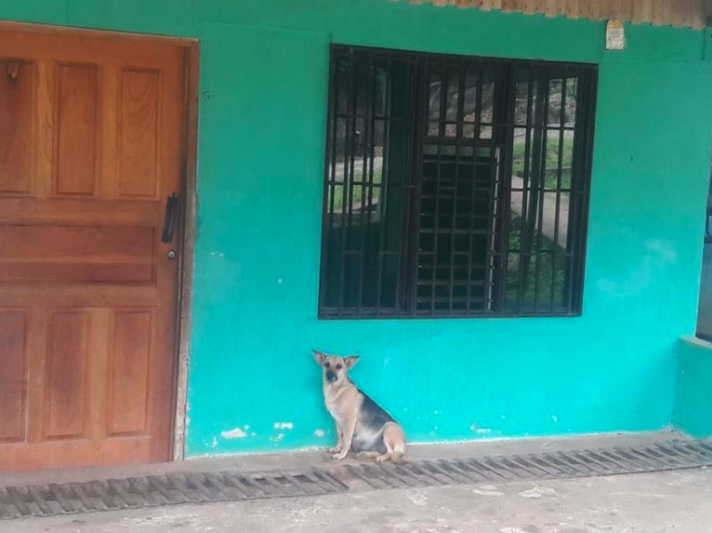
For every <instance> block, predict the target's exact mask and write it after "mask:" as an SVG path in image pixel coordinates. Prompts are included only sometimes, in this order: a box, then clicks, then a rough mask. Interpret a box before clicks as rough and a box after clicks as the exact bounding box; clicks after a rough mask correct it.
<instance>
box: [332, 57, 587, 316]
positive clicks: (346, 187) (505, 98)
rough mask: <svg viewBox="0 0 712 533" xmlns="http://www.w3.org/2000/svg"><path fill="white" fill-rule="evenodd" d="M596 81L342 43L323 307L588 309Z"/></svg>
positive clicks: (452, 312) (385, 311)
mask: <svg viewBox="0 0 712 533" xmlns="http://www.w3.org/2000/svg"><path fill="white" fill-rule="evenodd" d="M595 86H596V69H595V67H593V66H589V65H579V64H560V63H540V62H522V61H503V60H493V59H482V58H472V57H456V56H455V57H453V56H443V55H434V54H414V53H406V52H395V51H386V50H376V49H367V48H357V47H346V46H334V47H332V53H331V70H330V92H329V108H328V131H327V154H326V171H325V188H324V209H323V234H322V258H321V259H322V260H321V286H320V297H319V315H320V317H321V318H366V317H468V316H527V315H530V316H563V315H576V314H580V312H581V299H582V292H583V266H584V253H585V234H586V220H587V207H588V191H589V181H590V179H589V176H590V162H591V147H592V139H593V111H594V106H595Z"/></svg>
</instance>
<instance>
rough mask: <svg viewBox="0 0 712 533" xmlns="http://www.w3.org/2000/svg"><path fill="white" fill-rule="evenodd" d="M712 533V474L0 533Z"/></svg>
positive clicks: (22, 527) (309, 503)
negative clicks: (55, 532) (183, 532)
mask: <svg viewBox="0 0 712 533" xmlns="http://www.w3.org/2000/svg"><path fill="white" fill-rule="evenodd" d="M48 531H50V532H52V531H57V532H76V533H120V532H132V533H134V532H138V533H141V532H155V533H169V532H170V533H176V532H181V531H186V532H187V531H190V532H212V533H228V532H229V533H242V532H244V533H287V532H290V533H351V532H363V533H391V532H393V533H460V532H461V533H709V532H710V531H712V471H710V470H690V471H683V472H669V473H664V474H642V475H636V476H620V477H609V478H592V479H579V480H568V481H551V482H543V483H537V484H532V483H511V484H503V485H480V486H469V487H464V486H463V487H452V488H433V489H422V490H393V491H379V492H363V493H354V494H342V495H335V496H324V497H320V498H299V499H285V500H264V501H253V502H241V503H225V504H206V505H192V506H179V507H168V508H161V509H152V510H137V511H122V512H107V513H99V514H93V515H84V516H79V517H62V518H40V519H33V520H22V521H10V522H0V533H20V532H21V533H35V532H36V533H39V532H48Z"/></svg>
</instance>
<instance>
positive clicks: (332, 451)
mask: <svg viewBox="0 0 712 533" xmlns="http://www.w3.org/2000/svg"><path fill="white" fill-rule="evenodd" d="M329 453H330V454H331V455H334V454H336V453H341V447H339V446H334V447H333V448H329Z"/></svg>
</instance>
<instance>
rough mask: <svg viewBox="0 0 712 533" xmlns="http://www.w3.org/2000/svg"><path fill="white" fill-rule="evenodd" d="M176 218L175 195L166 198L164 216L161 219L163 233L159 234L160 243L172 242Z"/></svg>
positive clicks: (176, 200) (176, 205)
mask: <svg viewBox="0 0 712 533" xmlns="http://www.w3.org/2000/svg"><path fill="white" fill-rule="evenodd" d="M177 216H178V196H176V193H173V194H171V195H170V196H169V197H168V198H166V214H165V216H164V217H163V231H162V232H161V242H164V243H170V242H173V233H174V232H175V226H176V217H177Z"/></svg>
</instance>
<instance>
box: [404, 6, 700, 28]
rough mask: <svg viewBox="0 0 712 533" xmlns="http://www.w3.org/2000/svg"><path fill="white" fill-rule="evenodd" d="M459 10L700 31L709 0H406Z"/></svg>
mask: <svg viewBox="0 0 712 533" xmlns="http://www.w3.org/2000/svg"><path fill="white" fill-rule="evenodd" d="M409 1H411V2H413V3H423V2H431V3H433V4H436V5H454V6H458V7H462V8H475V9H484V10H501V11H518V12H521V13H531V14H535V13H541V14H544V15H547V16H551V17H554V16H559V15H563V16H567V17H570V18H588V19H593V20H606V19H610V18H618V19H621V20H624V21H626V22H632V23H634V24H654V25H657V26H666V25H667V26H676V27H691V28H703V27H704V26H705V19H706V17H705V13H706V12H709V11H708V8H709V7H712V6H710V3H712V2H710V0H409Z"/></svg>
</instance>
